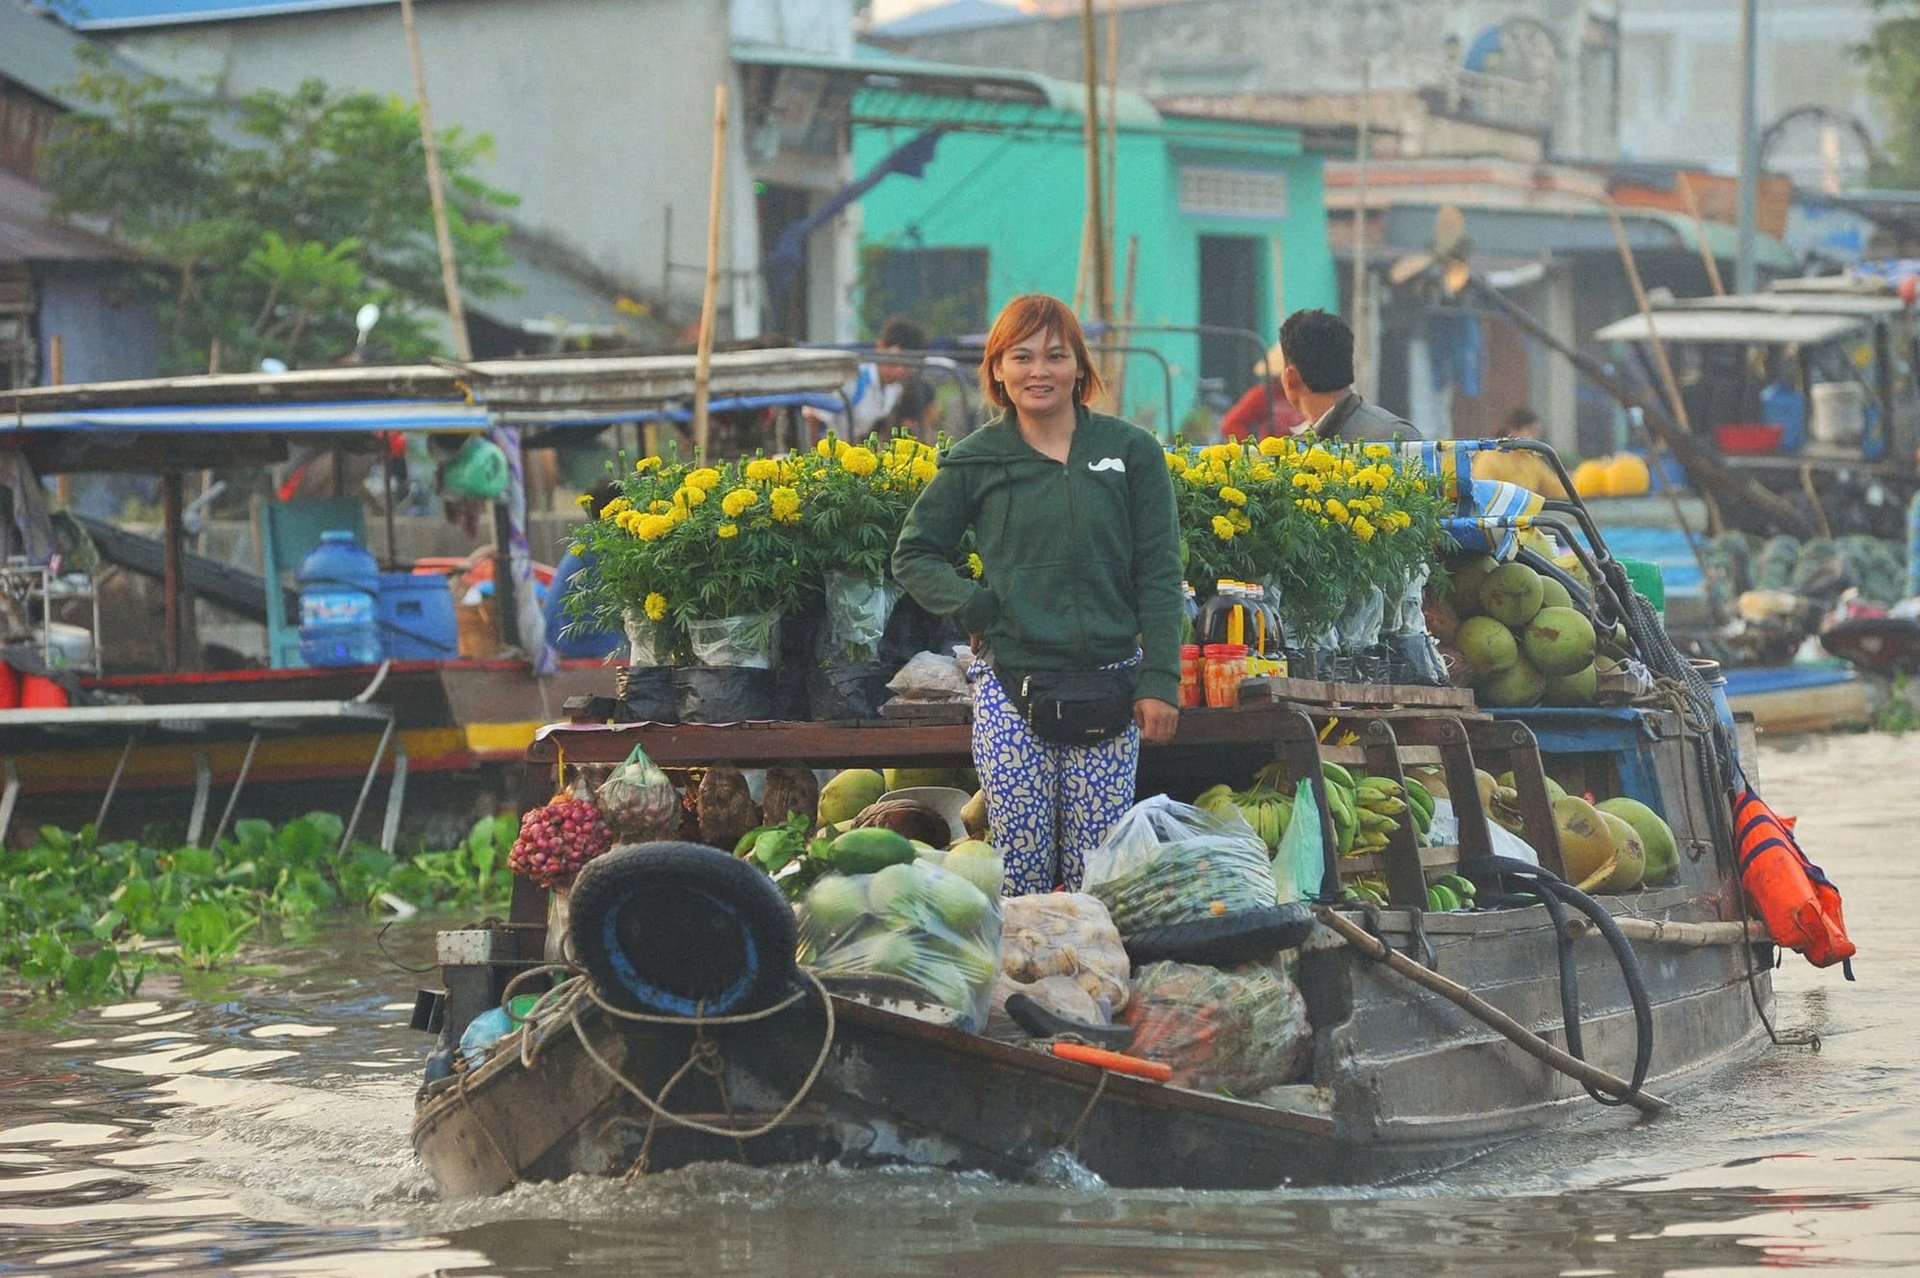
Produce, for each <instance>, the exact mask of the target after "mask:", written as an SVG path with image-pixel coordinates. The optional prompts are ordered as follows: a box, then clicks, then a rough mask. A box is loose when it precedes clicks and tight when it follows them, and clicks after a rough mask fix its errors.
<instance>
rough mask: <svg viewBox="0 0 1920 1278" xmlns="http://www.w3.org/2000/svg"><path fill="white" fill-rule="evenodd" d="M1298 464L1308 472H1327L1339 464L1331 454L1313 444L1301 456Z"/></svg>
mask: <svg viewBox="0 0 1920 1278" xmlns="http://www.w3.org/2000/svg"><path fill="white" fill-rule="evenodd" d="M1300 464H1301V465H1303V466H1305V467H1306V468H1307V469H1308V470H1318V471H1328V470H1333V469H1335V468H1336V467H1338V466H1339V464H1340V463H1339V462H1338V461H1337V460H1336V459H1335V458H1334V455H1333V454H1332V453H1330V452H1328V451H1327V450H1326V449H1324V448H1322V447H1320V445H1318V444H1315V445H1314V446H1313V447H1312V448H1309V449H1308V450H1307V451H1306V452H1305V453H1304V454H1302V455H1301V458H1300Z"/></svg>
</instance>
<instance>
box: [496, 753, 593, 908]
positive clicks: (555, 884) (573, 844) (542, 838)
mask: <svg viewBox="0 0 1920 1278" xmlns="http://www.w3.org/2000/svg"><path fill="white" fill-rule="evenodd" d="M612 846H613V836H612V834H611V833H609V832H608V830H607V823H606V821H605V819H603V818H602V817H601V815H600V810H599V809H598V808H596V807H595V806H594V804H593V795H592V791H591V790H589V789H588V786H587V780H586V778H585V777H584V776H581V775H578V774H576V775H575V777H574V781H573V785H572V787H571V788H570V789H566V790H562V791H560V792H559V793H558V794H556V795H554V796H553V798H551V799H549V800H548V801H547V803H546V804H545V806H543V807H538V808H534V809H533V810H532V811H530V812H527V813H526V814H525V815H523V816H522V817H521V818H520V835H519V837H518V838H516V839H515V840H514V841H513V847H512V848H510V849H509V850H508V852H507V868H508V869H509V870H512V871H513V872H514V873H515V874H518V875H522V876H524V877H526V878H529V879H532V880H533V881H534V882H535V883H537V884H539V885H540V886H541V887H544V888H558V889H561V890H565V889H566V888H568V887H571V886H572V885H573V880H574V876H575V875H577V874H579V873H580V870H581V867H583V866H585V865H586V863H587V862H589V861H591V860H593V858H595V857H597V856H599V855H601V854H602V853H604V852H605V851H606V850H607V849H608V848H610V847H612Z"/></svg>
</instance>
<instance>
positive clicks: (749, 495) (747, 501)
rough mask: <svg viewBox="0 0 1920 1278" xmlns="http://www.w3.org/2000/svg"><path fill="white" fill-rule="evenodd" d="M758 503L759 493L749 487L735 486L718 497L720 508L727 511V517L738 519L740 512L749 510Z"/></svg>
mask: <svg viewBox="0 0 1920 1278" xmlns="http://www.w3.org/2000/svg"><path fill="white" fill-rule="evenodd" d="M759 503H760V494H759V493H756V492H755V491H753V489H751V488H736V489H734V490H733V491H732V492H730V493H728V494H727V495H726V496H725V497H722V498H721V499H720V509H722V510H724V511H726V512H727V518H728V519H738V518H739V517H740V513H741V512H742V511H745V510H750V509H752V508H753V507H754V506H756V505H758V504H759Z"/></svg>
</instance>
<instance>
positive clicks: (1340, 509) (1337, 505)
mask: <svg viewBox="0 0 1920 1278" xmlns="http://www.w3.org/2000/svg"><path fill="white" fill-rule="evenodd" d="M1327 513H1328V514H1329V515H1331V516H1333V517H1334V518H1335V519H1337V520H1339V521H1340V522H1341V523H1343V524H1344V523H1346V522H1347V520H1349V519H1351V518H1352V516H1351V515H1349V514H1348V513H1347V508H1346V506H1345V505H1344V504H1343V503H1342V502H1341V500H1340V499H1339V498H1338V497H1329V498H1327Z"/></svg>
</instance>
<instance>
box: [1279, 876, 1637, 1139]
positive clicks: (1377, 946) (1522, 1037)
mask: <svg viewBox="0 0 1920 1278" xmlns="http://www.w3.org/2000/svg"><path fill="white" fill-rule="evenodd" d="M1314 914H1315V916H1317V917H1318V918H1319V920H1320V921H1321V922H1322V923H1323V924H1325V925H1326V926H1327V927H1330V928H1332V929H1333V930H1334V931H1335V932H1338V933H1339V934H1340V935H1341V936H1342V937H1343V938H1345V940H1346V942H1347V944H1348V945H1351V946H1352V947H1353V948H1354V949H1356V950H1358V951H1360V953H1361V954H1363V955H1365V956H1366V957H1368V958H1370V959H1373V960H1375V961H1377V962H1385V963H1386V965H1387V966H1388V967H1389V968H1391V969H1392V970H1393V971H1395V972H1398V973H1399V974H1400V975H1401V976H1404V977H1406V978H1407V979H1408V980H1410V981H1412V982H1413V983H1414V984H1416V985H1419V986H1421V987H1422V988H1425V989H1428V990H1431V991H1432V992H1433V993H1435V994H1438V995H1439V996H1440V997H1442V998H1444V999H1446V1000H1447V1001H1448V1002H1450V1003H1452V1004H1454V1005H1455V1006H1456V1007H1459V1008H1460V1009H1461V1010H1463V1011H1465V1012H1466V1013H1467V1014H1468V1015H1470V1016H1472V1017H1473V1018H1474V1019H1475V1020H1477V1021H1479V1022H1481V1023H1482V1024H1483V1025H1486V1026H1487V1027H1488V1028H1489V1029H1492V1030H1495V1031H1497V1032H1498V1033H1499V1034H1500V1035H1501V1036H1502V1037H1503V1038H1505V1039H1506V1040H1507V1041H1508V1042H1510V1043H1512V1044H1513V1045H1514V1046H1515V1047H1518V1048H1519V1049H1520V1050H1522V1051H1524V1052H1525V1053H1527V1055H1529V1056H1531V1057H1533V1058H1534V1059H1536V1060H1539V1061H1543V1062H1545V1063H1546V1064H1548V1065H1550V1066H1552V1067H1553V1068H1554V1069H1556V1070H1559V1071H1560V1072H1561V1073H1562V1074H1565V1075H1566V1076H1567V1077H1568V1078H1572V1079H1576V1080H1578V1081H1579V1082H1582V1083H1585V1084H1587V1085H1588V1086H1590V1087H1595V1088H1598V1089H1599V1090H1601V1091H1603V1092H1608V1093H1610V1094H1612V1095H1614V1096H1625V1095H1626V1094H1627V1092H1628V1091H1629V1090H1630V1087H1629V1084H1628V1083H1627V1080H1626V1079H1624V1078H1621V1077H1619V1076H1618V1075H1617V1074H1613V1073H1610V1072H1608V1071H1607V1070H1604V1069H1601V1068H1600V1067H1599V1066H1598V1065H1593V1064H1590V1063H1588V1062H1587V1061H1583V1060H1581V1059H1580V1058H1579V1057H1577V1056H1570V1055H1568V1054H1567V1053H1566V1052H1563V1051H1561V1050H1560V1049H1559V1048H1557V1047H1555V1046H1554V1045H1553V1044H1552V1043H1549V1042H1548V1041H1547V1040H1546V1039H1544V1038H1541V1037H1540V1036H1539V1035H1538V1034H1536V1033H1534V1032H1533V1031H1532V1030H1530V1029H1528V1028H1527V1027H1526V1026H1524V1025H1522V1024H1521V1023H1520V1022H1519V1021H1516V1020H1514V1019H1513V1018H1512V1017H1511V1016H1508V1015H1507V1014H1506V1013H1505V1012H1503V1011H1501V1010H1500V1009H1499V1008H1497V1007H1495V1006H1494V1005H1493V1004H1491V1003H1489V1002H1487V1001H1486V1000H1485V999H1483V998H1481V997H1480V996H1479V995H1477V994H1475V993H1474V992H1473V991H1472V990H1470V989H1468V988H1467V987H1466V986H1464V985H1460V984H1458V983H1457V982H1454V981H1450V980H1448V979H1447V978H1446V977H1444V976H1442V975H1440V974H1439V973H1438V972H1436V971H1434V970H1433V969H1432V968H1428V967H1423V966H1421V965H1420V964H1418V963H1416V962H1414V961H1413V960H1412V959H1410V958H1408V957H1407V956H1406V955H1404V954H1402V953H1400V952H1399V951H1398V950H1391V949H1388V948H1387V947H1386V946H1384V945H1382V944H1381V943H1380V942H1379V941H1377V940H1375V939H1374V938H1373V937H1372V936H1369V935H1368V934H1367V932H1366V931H1365V929H1363V928H1361V927H1360V925H1359V924H1357V923H1354V922H1353V921H1352V920H1351V919H1349V918H1347V916H1346V915H1344V914H1342V913H1340V912H1339V911H1338V910H1335V909H1331V908H1329V907H1327V906H1324V905H1323V906H1321V907H1319V908H1318V909H1316V910H1314ZM1631 1104H1632V1105H1633V1107H1634V1108H1635V1109H1637V1110H1639V1111H1640V1112H1641V1113H1644V1114H1658V1113H1661V1112H1662V1111H1664V1110H1666V1109H1667V1108H1668V1104H1667V1102H1666V1101H1664V1100H1661V1099H1660V1098H1659V1097H1658V1096H1655V1095H1653V1094H1652V1093H1651V1092H1647V1091H1641V1092H1639V1093H1637V1094H1635V1096H1634V1097H1633V1100H1632V1102H1631Z"/></svg>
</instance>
